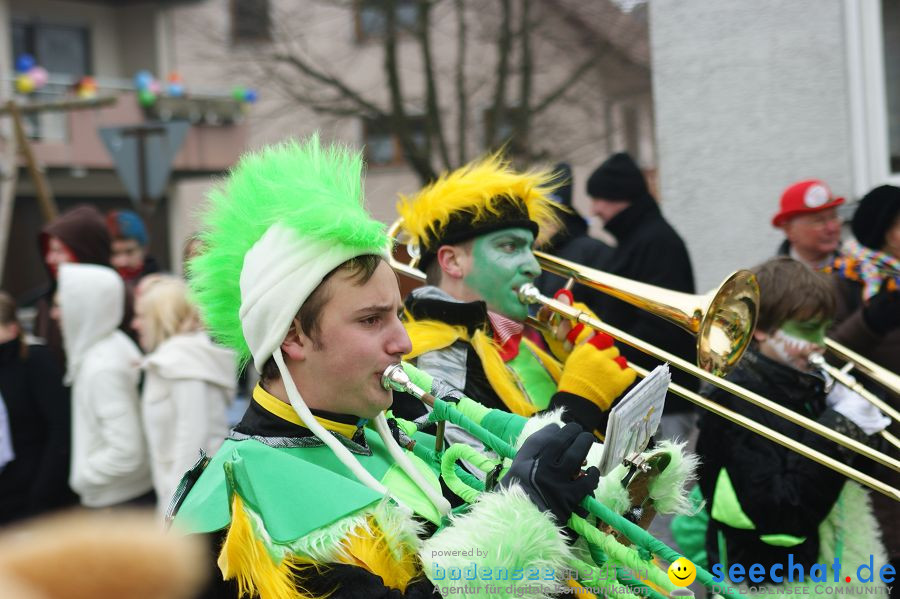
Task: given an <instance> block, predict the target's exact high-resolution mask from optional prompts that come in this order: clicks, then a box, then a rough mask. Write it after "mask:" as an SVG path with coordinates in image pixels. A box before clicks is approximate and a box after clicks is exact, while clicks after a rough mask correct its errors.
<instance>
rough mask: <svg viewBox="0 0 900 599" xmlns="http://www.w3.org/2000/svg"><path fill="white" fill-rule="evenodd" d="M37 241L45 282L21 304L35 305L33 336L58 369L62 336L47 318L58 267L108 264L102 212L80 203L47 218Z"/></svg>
mask: <svg viewBox="0 0 900 599" xmlns="http://www.w3.org/2000/svg"><path fill="white" fill-rule="evenodd" d="M37 242H38V251H39V253H40V256H41V262H42V263H43V265H44V268H45V269H46V271H47V275H48V277H47V278H48V282H47V284H46V285H44V286H42V287H41V288H40V289H38V290H34V291H32V292H31V293H29V294H28V295H27V298H26V299H23V300H22V302H21V303H22V304H23V305H34V306H35V307H36V308H37V314H36V315H35V320H34V329H33V331H34V335H35V337H37V338H38V339H41V340H43V342H44V343H45V344H46V345H47V347H48V348H49V349H50V352H51V354H52V355H53V357H54V358H55V359H56V361H57V364H58V366H59V368H60V369H63V368H65V364H66V354H65V351H64V350H63V343H62V337H61V335H60V331H59V326H58V325H57V324H56V321H54V320H53V319H52V318H50V308H51V306H52V304H53V295H54V294H55V293H56V277H57V273H58V271H59V267H60V265H62V264H66V263H79V264H99V265H102V266H109V256H110V239H109V232H108V231H107V230H106V223H105V222H104V220H103V214H102V213H101V212H100V211H99V210H97V209H96V208H94V207H93V206H91V205H88V204H81V205H78V206H75V207H74V208H71V209H69V210H67V211H65V212H63V213H62V214H60V215H59V216H58V217H57V218H55V219H54V220H52V221H50V222H49V223H48V224H47V225H46V226H45V227H44V228H43V229H42V230H41V231H40V233H39V234H38V238H37Z"/></svg>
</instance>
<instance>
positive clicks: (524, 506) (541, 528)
mask: <svg viewBox="0 0 900 599" xmlns="http://www.w3.org/2000/svg"><path fill="white" fill-rule="evenodd" d="M512 522H514V523H515V524H514V525H512V526H511V523H512ZM419 555H420V556H421V560H422V565H423V568H424V570H425V574H426V576H428V578H429V580H431V582H432V583H434V585H435V586H436V587H438V589H440V588H442V587H455V588H456V589H461V588H463V587H468V592H465V593H463V594H464V595H465V596H466V597H481V598H485V599H487V598H491V597H507V596H508V595H507V594H505V593H504V589H505V588H506V587H508V586H509V585H515V586H517V587H523V586H528V585H534V586H535V587H537V586H540V587H541V588H542V589H543V591H535V592H534V593H533V594H529V595H528V596H529V597H535V598H541V599H543V598H547V599H549V598H550V597H552V596H555V594H554V593H553V592H551V588H552V587H555V586H556V585H557V584H558V582H559V581H556V582H554V577H556V576H559V575H560V574H561V573H564V572H566V571H567V570H568V568H569V567H570V564H571V563H572V552H571V549H570V548H569V546H568V544H567V543H566V540H565V537H564V536H563V535H562V532H561V530H560V528H559V527H557V526H556V525H555V524H554V523H553V522H552V519H551V518H550V516H549V515H548V514H543V513H541V512H540V511H539V510H538V509H537V507H535V505H534V503H532V501H531V499H529V498H528V496H527V495H525V492H524V491H522V489H521V488H519V487H517V486H512V487H510V488H508V489H504V490H503V491H497V492H492V493H484V494H482V495H481V497H480V498H479V499H478V501H477V502H476V503H475V504H474V505H473V507H472V510H471V511H470V512H468V513H466V514H464V515H461V516H454V517H452V521H451V525H450V526H447V527H446V528H443V529H442V530H440V531H439V532H438V533H437V534H435V535H434V536H433V537H431V538H430V539H428V540H427V541H425V542H424V543H423V545H422V550H421V551H420V552H419ZM517 571H518V573H519V574H518V576H519V579H518V580H514V579H513V576H514V575H515V573H516V572H517ZM504 572H505V573H506V575H507V576H508V578H507V579H506V580H503V579H502V578H501V577H502V573H504ZM470 573H471V574H472V576H473V577H474V579H471V577H470ZM530 575H531V576H533V577H534V578H533V579H531V580H530V579H529V576H530ZM467 578H469V579H467ZM498 578H500V579H499V580H498ZM548 578H550V580H548ZM544 591H545V592H544ZM451 592H452V591H451ZM456 593H457V594H459V593H460V591H458V590H457V591H456Z"/></svg>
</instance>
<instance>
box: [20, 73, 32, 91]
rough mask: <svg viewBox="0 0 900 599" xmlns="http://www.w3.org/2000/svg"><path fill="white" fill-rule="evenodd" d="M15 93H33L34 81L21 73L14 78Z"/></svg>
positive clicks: (26, 74)
mask: <svg viewBox="0 0 900 599" xmlns="http://www.w3.org/2000/svg"><path fill="white" fill-rule="evenodd" d="M16 91H17V92H19V93H20V94H30V93H31V92H33V91H34V81H33V80H32V79H31V77H29V76H28V73H22V74H21V75H19V76H18V77H16Z"/></svg>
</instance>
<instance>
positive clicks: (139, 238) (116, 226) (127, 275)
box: [106, 210, 159, 288]
mask: <svg viewBox="0 0 900 599" xmlns="http://www.w3.org/2000/svg"><path fill="white" fill-rule="evenodd" d="M106 225H107V227H108V228H109V234H110V237H111V240H112V245H111V251H112V255H111V257H110V264H111V265H112V267H113V268H115V269H116V272H118V273H119V275H120V276H121V277H122V279H123V280H124V281H125V284H126V285H128V286H129V287H131V288H133V287H134V285H135V284H136V283H137V282H138V281H139V280H140V278H141V277H143V276H144V275H147V274H150V273H154V272H157V271H159V267H158V266H157V264H156V260H155V259H154V258H153V256H149V255H148V254H147V248H148V246H149V244H150V239H149V237H148V236H147V227H146V226H144V221H143V220H141V217H140V216H138V214H137V213H136V212H134V211H133V210H113V211H111V212H110V213H109V214H107V215H106Z"/></svg>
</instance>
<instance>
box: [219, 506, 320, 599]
mask: <svg viewBox="0 0 900 599" xmlns="http://www.w3.org/2000/svg"><path fill="white" fill-rule="evenodd" d="M231 513H232V517H231V526H230V527H229V529H228V535H227V536H226V537H225V542H224V543H223V545H222V551H221V553H219V560H218V564H219V569H220V570H221V571H222V575H223V577H224V578H225V580H231V579H236V581H237V585H238V596H239V597H255V596H257V595H258V596H259V597H260V599H320V598H317V597H314V596H312V595H308V594H304V593H303V592H302V589H301V587H300V586H299V585H298V584H297V582H298V578H299V577H298V574H300V572H301V571H302V570H304V569H306V568H310V567H315V566H316V564H314V563H312V562H308V561H304V560H300V559H292V558H290V557H288V556H285V557H283V558H282V559H281V560H280V561H279V562H276V561H274V560H273V557H272V556H271V554H270V552H269V551H268V550H267V549H266V545H265V544H264V543H263V540H262V539H260V538H259V537H258V536H257V534H256V533H255V532H254V524H253V522H252V520H251V518H252V516H251V515H250V514H248V513H247V511H246V509H245V508H244V503H243V501H241V498H240V497H239V496H238V495H237V493H235V494H234V497H233V499H232V510H231Z"/></svg>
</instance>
